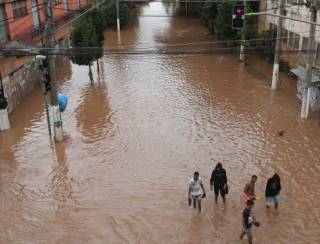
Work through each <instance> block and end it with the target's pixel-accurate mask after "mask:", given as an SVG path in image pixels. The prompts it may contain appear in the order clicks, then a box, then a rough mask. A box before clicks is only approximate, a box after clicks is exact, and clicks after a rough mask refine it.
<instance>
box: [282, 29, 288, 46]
mask: <svg viewBox="0 0 320 244" xmlns="http://www.w3.org/2000/svg"><path fill="white" fill-rule="evenodd" d="M282 35H283V39H282V42H283V43H285V44H288V30H286V29H283V32H282Z"/></svg>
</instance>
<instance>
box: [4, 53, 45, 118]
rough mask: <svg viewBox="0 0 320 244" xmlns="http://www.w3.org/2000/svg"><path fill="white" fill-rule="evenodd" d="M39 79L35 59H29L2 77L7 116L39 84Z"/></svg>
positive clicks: (40, 73)
mask: <svg viewBox="0 0 320 244" xmlns="http://www.w3.org/2000/svg"><path fill="white" fill-rule="evenodd" d="M41 79H42V72H41V71H40V69H39V66H38V64H37V62H36V60H35V58H33V59H31V60H30V61H29V62H28V63H26V64H25V65H24V66H22V67H21V68H19V69H18V70H16V71H13V72H12V73H11V74H9V75H7V76H5V77H3V85H4V92H5V96H6V97H7V99H8V112H9V114H10V113H12V112H13V110H14V109H15V108H17V107H18V106H19V104H20V103H21V102H22V101H23V100H24V98H26V97H27V96H28V95H29V94H30V93H31V92H32V91H33V90H34V89H35V88H36V87H38V86H39V85H40V84H41Z"/></svg>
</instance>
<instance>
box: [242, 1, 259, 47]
mask: <svg viewBox="0 0 320 244" xmlns="http://www.w3.org/2000/svg"><path fill="white" fill-rule="evenodd" d="M252 12H253V10H252V9H251V8H250V7H248V8H247V13H252ZM257 22H258V20H257V17H256V16H246V17H245V28H243V29H242V33H243V34H244V38H245V39H246V40H250V39H254V38H256V36H257ZM252 45H254V43H253V42H246V46H252Z"/></svg>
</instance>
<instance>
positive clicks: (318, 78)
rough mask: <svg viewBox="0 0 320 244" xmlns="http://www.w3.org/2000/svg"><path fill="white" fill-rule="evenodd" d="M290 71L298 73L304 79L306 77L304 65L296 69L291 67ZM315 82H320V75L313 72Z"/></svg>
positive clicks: (312, 80)
mask: <svg viewBox="0 0 320 244" xmlns="http://www.w3.org/2000/svg"><path fill="white" fill-rule="evenodd" d="M290 72H291V73H293V74H294V75H296V76H297V77H298V78H299V79H300V80H302V81H304V79H305V77H306V69H305V68H304V67H302V66H298V67H297V68H295V69H291V70H290ZM315 82H320V76H319V75H316V74H314V73H312V79H311V83H315Z"/></svg>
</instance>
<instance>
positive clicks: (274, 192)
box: [266, 173, 281, 209]
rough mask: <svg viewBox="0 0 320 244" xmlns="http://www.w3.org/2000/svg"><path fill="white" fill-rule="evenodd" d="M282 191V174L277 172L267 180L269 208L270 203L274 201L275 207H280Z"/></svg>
mask: <svg viewBox="0 0 320 244" xmlns="http://www.w3.org/2000/svg"><path fill="white" fill-rule="evenodd" d="M280 191H281V183H280V176H279V175H278V174H277V173H276V174H274V175H273V176H272V177H271V178H269V179H268V182H267V186H266V201H267V204H266V206H267V208H269V207H270V205H271V204H272V203H274V207H275V209H278V205H279V202H280Z"/></svg>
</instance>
